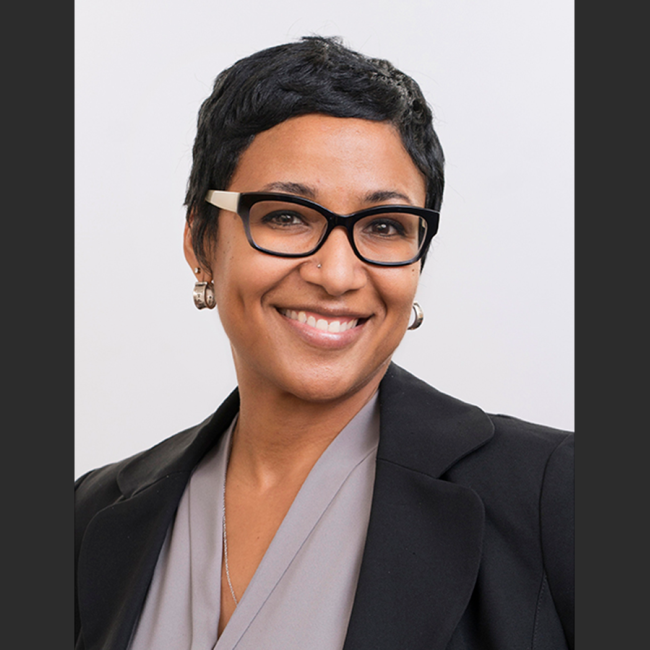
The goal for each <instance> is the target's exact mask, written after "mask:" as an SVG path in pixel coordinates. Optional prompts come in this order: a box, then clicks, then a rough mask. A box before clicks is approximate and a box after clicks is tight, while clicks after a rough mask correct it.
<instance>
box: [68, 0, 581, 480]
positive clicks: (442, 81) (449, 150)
mask: <svg viewBox="0 0 650 650" xmlns="http://www.w3.org/2000/svg"><path fill="white" fill-rule="evenodd" d="M75 32H76V36H75V61H76V62H75V87H76V90H75V250H76V253H75V296H76V298H75V475H76V476H79V475H81V474H82V473H84V472H86V471H88V470H89V469H92V468H94V467H97V466H100V465H104V464H106V463H109V462H113V461H116V460H119V459H121V458H124V457H125V456H128V455H131V454H134V453H136V452H138V451H140V450H143V449H145V448H148V447H150V446H152V445H154V444H156V443H157V442H159V441H160V440H162V439H164V438H166V437H168V436H170V435H172V434H174V433H176V432H177V431H180V430H182V429H184V428H187V427H189V426H192V425H193V424H196V423H198V422H200V421H201V420H203V419H204V418H205V417H206V416H208V415H209V414H210V413H211V412H212V411H214V410H215V409H216V408H217V406H218V405H219V404H220V403H221V401H222V400H223V399H224V398H225V397H226V396H227V395H228V394H229V393H230V392H231V390H232V389H233V388H234V387H235V385H236V378H235V373H234V368H233V364H232V360H231V356H230V349H229V345H228V341H227V339H226V337H225V335H224V333H223V330H222V328H221V326H220V323H219V320H218V316H217V313H216V310H214V311H212V312H207V310H204V311H202V312H199V311H197V310H196V309H195V307H194V305H193V302H192V286H193V283H194V279H193V275H192V272H191V270H190V269H189V267H188V266H187V264H186V262H185V259H184V257H183V253H182V232H183V226H184V218H185V212H184V207H183V199H184V194H185V187H186V182H187V177H188V174H189V169H190V165H191V148H192V142H193V138H194V134H195V125H196V116H197V112H198V109H199V106H200V104H201V102H202V101H203V99H205V97H207V96H208V95H209V94H210V92H211V88H212V83H213V81H214V78H215V77H216V75H217V74H218V73H219V72H220V71H221V70H222V69H224V68H225V67H228V66H230V65H231V64H232V63H234V62H235V61H236V60H238V59H239V58H241V57H244V56H247V55H249V54H251V53H253V52H254V51H256V50H259V49H263V48H265V47H269V46H272V45H276V44H279V43H283V42H287V41H292V40H296V39H298V38H299V37H301V36H303V35H309V34H321V35H328V36H329V35H338V36H341V37H342V38H343V39H344V41H345V43H346V44H347V45H349V46H350V47H352V48H354V49H357V50H360V51H362V52H364V53H365V54H368V55H371V56H377V57H382V58H386V59H389V60H390V61H391V62H393V63H394V64H395V65H396V66H397V67H398V68H400V69H402V70H403V71H404V72H406V73H408V74H410V75H411V76H412V77H414V78H415V80H416V81H417V82H418V83H419V84H420V86H421V87H422V90H423V92H424V94H425V96H426V97H427V99H428V101H429V103H430V105H431V107H432V109H433V111H434V115H435V122H434V126H435V128H436V131H437V133H438V135H439V137H440V140H441V142H442V146H443V149H444V151H445V156H446V160H447V165H446V191H445V198H444V201H443V207H442V214H441V222H440V230H439V234H438V235H437V236H436V238H435V239H434V241H433V245H432V249H431V253H430V254H429V258H428V260H427V264H426V266H425V269H424V272H423V275H422V278H421V282H420V287H419V290H418V300H419V302H420V304H421V305H422V307H423V309H424V312H425V321H424V324H423V325H422V327H421V328H420V329H419V330H417V331H414V332H407V334H406V337H405V338H404V340H403V342H402V344H401V346H400V347H399V349H398V350H397V352H396V353H395V356H394V360H395V361H396V362H397V363H399V364H400V365H402V366H403V367H405V368H407V369H408V370H410V371H411V372H412V373H414V374H416V375H418V376H419V377H421V378H422V379H424V380H426V381H427V382H429V383H430V384H432V385H434V386H436V387H437V388H438V389H440V390H442V391H444V392H447V393H450V394H452V395H454V396H456V397H458V398H460V399H462V400H464V401H467V402H471V403H474V404H477V405H479V406H480V407H482V408H483V409H484V410H486V411H488V412H493V413H507V414H510V415H513V416H516V417H520V418H523V419H526V420H530V421H533V422H538V423H542V424H547V425H550V426H554V427H559V428H565V429H573V427H574V409H573V403H574V393H573V380H574V364H573V360H574V359H573V355H574V337H573V333H574V311H573V304H574V293H573V264H574V258H573V247H574V240H573V208H574V194H573V190H574V181H573V166H574V151H573V137H574V120H573V111H574V96H573V84H574V77H573V55H574V49H573V48H574V42H573V33H574V23H573V4H572V2H570V1H568V0H543V1H542V0H528V1H527V2H521V1H519V0H489V1H488V2H485V1H484V0H400V2H396V1H391V2H388V1H385V0H384V1H382V0H373V1H372V2H371V1H369V0H363V1H354V0H345V1H343V0H330V1H329V2H327V3H324V2H316V1H313V0H276V1H275V2H272V3H271V2H261V1H260V0H239V2H237V3H234V2H233V3H230V2H229V3H226V2H216V1H214V0H184V2H178V0H173V1H172V0H155V1H154V0H111V2H110V3H109V2H98V1H96V0H77V2H76V6H75Z"/></svg>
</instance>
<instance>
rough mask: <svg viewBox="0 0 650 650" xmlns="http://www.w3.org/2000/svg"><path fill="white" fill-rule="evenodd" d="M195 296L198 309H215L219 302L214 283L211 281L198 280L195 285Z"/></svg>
mask: <svg viewBox="0 0 650 650" xmlns="http://www.w3.org/2000/svg"><path fill="white" fill-rule="evenodd" d="M192 297H193V298H194V304H195V305H196V308H197V309H204V308H205V307H207V308H208V309H214V306H215V305H216V304H217V301H216V299H215V297H214V283H213V282H212V281H210V282H197V283H196V284H195V285H194V291H193V293H192Z"/></svg>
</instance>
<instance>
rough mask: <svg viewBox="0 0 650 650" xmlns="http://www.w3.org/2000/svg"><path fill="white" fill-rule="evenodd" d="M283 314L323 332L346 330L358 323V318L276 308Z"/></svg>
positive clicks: (335, 332) (334, 332) (336, 332)
mask: <svg viewBox="0 0 650 650" xmlns="http://www.w3.org/2000/svg"><path fill="white" fill-rule="evenodd" d="M278 311H279V312H280V313H281V314H282V315H283V316H286V317H287V318H290V319H291V320H295V321H298V322H299V323H305V324H307V325H309V327H314V328H316V329H318V330H321V331H323V332H331V333H333V334H338V333H340V332H347V330H350V329H352V328H353V327H356V326H357V324H358V323H359V319H358V318H352V319H348V320H345V318H342V317H339V318H326V317H325V316H323V315H321V314H308V313H307V312H304V311H294V310H293V309H279V310H278Z"/></svg>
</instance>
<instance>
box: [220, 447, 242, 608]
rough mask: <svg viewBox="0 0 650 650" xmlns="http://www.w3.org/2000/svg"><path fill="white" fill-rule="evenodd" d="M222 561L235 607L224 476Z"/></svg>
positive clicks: (235, 598) (236, 602) (224, 479)
mask: <svg viewBox="0 0 650 650" xmlns="http://www.w3.org/2000/svg"><path fill="white" fill-rule="evenodd" d="M228 457H229V458H228V460H230V453H228ZM227 472H228V464H226V475H227ZM223 559H224V564H225V566H226V580H228V586H229V587H230V593H231V595H232V599H233V600H234V601H235V607H237V605H239V601H238V600H237V596H235V590H234V589H233V587H232V581H231V580H230V569H229V567H228V535H227V534H226V476H224V477H223Z"/></svg>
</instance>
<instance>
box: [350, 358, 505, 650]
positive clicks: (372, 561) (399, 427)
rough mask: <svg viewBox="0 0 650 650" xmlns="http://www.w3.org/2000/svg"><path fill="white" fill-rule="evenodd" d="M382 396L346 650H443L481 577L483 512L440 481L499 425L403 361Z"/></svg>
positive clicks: (472, 497)
mask: <svg viewBox="0 0 650 650" xmlns="http://www.w3.org/2000/svg"><path fill="white" fill-rule="evenodd" d="M379 399H380V408H381V434H380V442H379V448H378V452H377V473H376V477H375V487H374V493H373V503H372V510H371V515H370V522H369V525H368V535H367V538H366V546H365V549H364V556H363V560H362V564H361V572H360V575H359V582H358V586H357V592H356V597H355V602H354V606H353V608H352V614H351V617H350V623H349V626H348V633H347V636H346V642H345V645H344V650H366V649H367V650H370V649H372V650H394V648H398V647H404V648H408V649H409V650H418V649H420V648H422V649H425V648H426V650H442V649H443V648H445V647H446V645H447V643H448V641H449V639H450V637H451V635H452V633H453V631H454V629H455V628H456V626H457V624H458V621H459V620H460V617H461V616H462V614H463V612H464V610H465V608H466V607H467V603H468V602H469V598H470V595H471V592H472V589H473V587H474V583H475V581H476V576H477V573H478V567H479V564H480V559H481V545H482V539H483V525H484V511H483V504H482V502H481V500H480V499H479V497H478V496H477V495H476V494H475V493H474V492H473V491H472V490H470V489H469V488H467V487H464V486H460V485H455V484H453V483H450V482H449V481H445V480H442V479H441V478H440V477H441V475H442V474H443V473H444V472H445V471H446V470H447V469H448V468H449V467H451V466H452V465H453V464H455V463H456V462H457V461H458V460H460V458H462V457H463V456H465V455H467V454H468V453H470V452H471V451H473V450H474V449H476V448H478V447H480V446H482V445H483V444H485V443H486V442H487V441H488V440H489V439H490V438H491V437H492V435H493V425H492V423H491V421H490V420H489V418H488V417H487V416H486V415H485V414H484V413H483V411H481V410H480V409H478V408H476V407H474V406H470V405H468V404H465V403H463V402H460V401H458V400H455V399H453V398H451V397H448V396H446V395H443V394H442V393H439V392H438V391H436V390H435V389H433V388H431V387H430V386H428V385H427V384H425V383H424V382H421V381H420V380H418V379H416V378H415V377H413V376H412V375H410V374H409V373H407V372H405V371H404V370H402V369H401V368H398V367H397V366H395V365H391V367H390V368H389V370H388V372H387V373H386V376H385V377H384V380H383V381H382V384H381V387H380V394H379Z"/></svg>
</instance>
